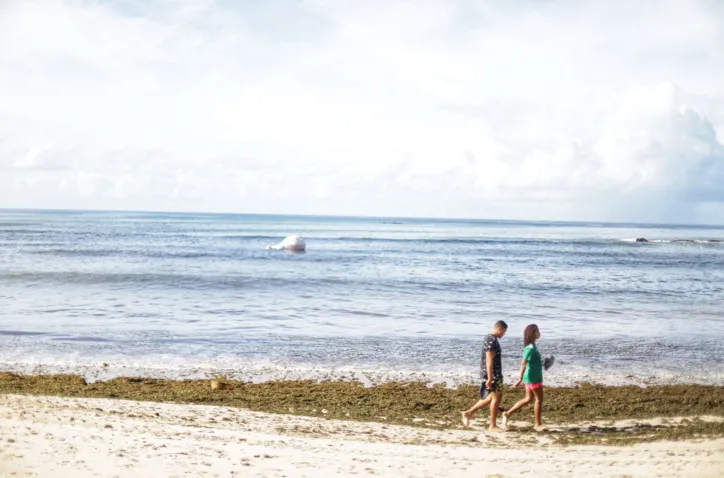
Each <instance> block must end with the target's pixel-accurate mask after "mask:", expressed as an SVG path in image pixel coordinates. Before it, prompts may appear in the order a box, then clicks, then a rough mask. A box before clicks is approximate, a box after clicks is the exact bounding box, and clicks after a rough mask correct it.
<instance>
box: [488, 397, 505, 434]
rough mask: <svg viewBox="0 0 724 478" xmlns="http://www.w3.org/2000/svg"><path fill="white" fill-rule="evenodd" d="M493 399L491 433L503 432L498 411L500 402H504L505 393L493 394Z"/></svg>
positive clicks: (491, 403)
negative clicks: (499, 424)
mask: <svg viewBox="0 0 724 478" xmlns="http://www.w3.org/2000/svg"><path fill="white" fill-rule="evenodd" d="M490 395H491V396H492V397H493V399H492V400H490V428H489V429H488V430H489V431H491V432H502V431H503V430H502V429H500V428H498V409H499V408H500V402H501V401H502V400H503V392H493V393H491V394H490Z"/></svg>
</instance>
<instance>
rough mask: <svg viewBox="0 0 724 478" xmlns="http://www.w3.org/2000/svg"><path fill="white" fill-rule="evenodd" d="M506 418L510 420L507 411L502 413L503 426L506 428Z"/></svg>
mask: <svg viewBox="0 0 724 478" xmlns="http://www.w3.org/2000/svg"><path fill="white" fill-rule="evenodd" d="M508 420H510V417H509V416H508V412H505V413H503V428H508Z"/></svg>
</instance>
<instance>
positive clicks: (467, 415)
mask: <svg viewBox="0 0 724 478" xmlns="http://www.w3.org/2000/svg"><path fill="white" fill-rule="evenodd" d="M460 415H462V416H463V426H465V428H470V413H468V412H460Z"/></svg>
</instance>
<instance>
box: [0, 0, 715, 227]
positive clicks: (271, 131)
mask: <svg viewBox="0 0 724 478" xmlns="http://www.w3.org/2000/svg"><path fill="white" fill-rule="evenodd" d="M0 208H62V209H113V210H154V211H205V212H240V213H274V214H334V215H370V216H411V217H466V218H491V219H495V218H505V219H535V220H587V221H632V222H654V223H656V222H664V223H667V222H668V223H671V222H676V223H682V222H685V223H709V224H724V2H719V1H717V0H675V1H674V0H656V1H654V0H637V1H614V0H612V1H603V0H601V1H594V0H592V1H587V2H581V1H573V0H565V1H564V0H560V1H559V0H535V1H534V0H487V1H479V0H474V1H452V0H450V1H442V0H440V1H427V0H416V1H405V2H398V1H394V0H383V1H376V0H357V1H351V0H350V1H347V0H329V1H321V0H299V1H274V0H270V1H265V2H257V1H246V2H244V1H232V0H223V1H222V0H219V1H213V0H184V1H180V0H179V1H176V0H103V1H91V0H68V1H63V0H36V1H26V0H0Z"/></svg>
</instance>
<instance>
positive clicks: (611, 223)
mask: <svg viewBox="0 0 724 478" xmlns="http://www.w3.org/2000/svg"><path fill="white" fill-rule="evenodd" d="M2 211H18V212H56V213H63V212H66V213H93V212H96V213H134V214H200V215H207V216H213V215H216V216H222V215H227V216H229V215H231V216H271V217H283V216H295V217H307V218H334V219H342V218H346V219H402V220H413V221H438V222H443V221H449V222H454V221H462V222H503V223H558V224H571V225H585V224H589V225H590V224H602V225H607V226H647V227H652V226H665V227H691V228H724V224H687V223H654V222H626V221H590V220H589V221H582V220H559V219H494V218H468V217H425V216H370V215H339V214H309V213H307V214H288V213H253V212H212V211H164V210H143V209H68V208H12V207H11V208H8V207H0V212H2Z"/></svg>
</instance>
